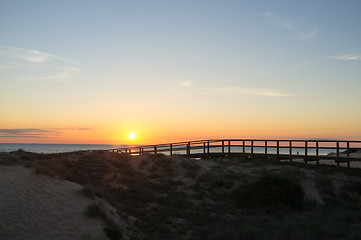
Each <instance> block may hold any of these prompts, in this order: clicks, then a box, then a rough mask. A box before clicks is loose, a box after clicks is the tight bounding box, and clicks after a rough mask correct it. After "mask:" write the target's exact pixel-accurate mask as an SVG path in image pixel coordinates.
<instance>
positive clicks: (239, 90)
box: [169, 81, 293, 97]
mask: <svg viewBox="0 0 361 240" xmlns="http://www.w3.org/2000/svg"><path fill="white" fill-rule="evenodd" d="M180 86H182V87H181V88H180V87H178V88H175V89H169V92H172V93H173V94H177V95H184V94H236V95H254V96H266V97H290V96H293V94H290V93H285V92H283V91H281V90H277V89H270V88H244V87H219V88H207V87H198V86H193V82H192V81H185V82H182V83H181V84H180ZM189 86H192V87H191V88H189Z"/></svg>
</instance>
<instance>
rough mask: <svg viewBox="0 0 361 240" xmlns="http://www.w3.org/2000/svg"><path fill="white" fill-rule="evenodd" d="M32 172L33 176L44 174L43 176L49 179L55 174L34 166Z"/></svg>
mask: <svg viewBox="0 0 361 240" xmlns="http://www.w3.org/2000/svg"><path fill="white" fill-rule="evenodd" d="M33 172H34V173H35V174H44V175H48V176H49V177H55V174H54V173H53V172H52V171H51V170H50V169H49V168H48V167H46V166H43V165H37V166H35V168H34V170H33Z"/></svg>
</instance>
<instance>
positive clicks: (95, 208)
mask: <svg viewBox="0 0 361 240" xmlns="http://www.w3.org/2000/svg"><path fill="white" fill-rule="evenodd" d="M84 213H85V214H86V215H87V216H88V217H91V218H100V219H101V220H103V221H104V223H105V227H104V228H103V230H104V232H105V233H106V235H107V236H108V238H109V239H111V240H119V239H121V238H122V237H123V231H122V230H121V229H120V228H119V227H118V226H117V225H116V224H115V223H114V222H113V220H112V219H111V218H109V217H108V216H107V213H106V211H105V210H104V209H103V207H102V206H101V205H100V204H98V203H93V204H90V205H88V206H87V207H86V209H85V211H84Z"/></svg>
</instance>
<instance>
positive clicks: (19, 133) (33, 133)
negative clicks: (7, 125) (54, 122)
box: [0, 128, 59, 138]
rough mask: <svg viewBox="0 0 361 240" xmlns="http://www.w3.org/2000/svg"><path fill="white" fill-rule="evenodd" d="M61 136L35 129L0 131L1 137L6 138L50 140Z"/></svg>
mask: <svg viewBox="0 0 361 240" xmlns="http://www.w3.org/2000/svg"><path fill="white" fill-rule="evenodd" d="M58 135H59V132H58V131H54V130H48V129H35V128H19V129H0V137H6V138H15V137H21V138H48V137H56V136H58Z"/></svg>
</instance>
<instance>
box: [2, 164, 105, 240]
mask: <svg viewBox="0 0 361 240" xmlns="http://www.w3.org/2000/svg"><path fill="white" fill-rule="evenodd" d="M81 188H82V187H81V186H80V185H78V184H75V183H72V182H69V181H65V180H60V179H54V178H50V177H48V176H44V175H35V174H32V171H31V169H26V168H23V167H21V166H11V167H8V166H0V239H27V240H28V239H37V240H38V239H39V240H42V239H44V240H45V239H46V240H48V239H54V240H61V239H64V240H65V239H66V240H68V239H75V240H76V239H87V240H88V239H89V240H90V239H107V237H106V236H105V234H104V232H103V226H102V222H101V221H100V220H95V219H90V218H89V217H87V216H86V215H85V214H84V213H83V211H84V209H85V207H86V206H87V205H89V204H91V203H92V200H91V199H88V198H86V197H84V196H82V195H81V194H80V193H79V191H80V190H81Z"/></svg>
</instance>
